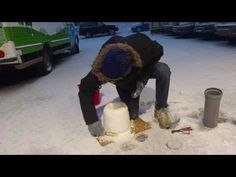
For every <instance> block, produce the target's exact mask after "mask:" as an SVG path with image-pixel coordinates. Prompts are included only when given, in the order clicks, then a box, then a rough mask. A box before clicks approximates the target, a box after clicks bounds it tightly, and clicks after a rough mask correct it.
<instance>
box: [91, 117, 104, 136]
mask: <svg viewBox="0 0 236 177" xmlns="http://www.w3.org/2000/svg"><path fill="white" fill-rule="evenodd" d="M88 130H89V132H90V134H91V135H92V136H102V135H104V128H103V126H102V123H101V122H100V121H96V122H94V123H92V124H90V125H88Z"/></svg>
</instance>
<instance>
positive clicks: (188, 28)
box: [172, 22, 195, 36]
mask: <svg viewBox="0 0 236 177" xmlns="http://www.w3.org/2000/svg"><path fill="white" fill-rule="evenodd" d="M194 26H195V23H194V22H177V23H175V25H174V26H172V32H173V33H174V34H177V35H182V36H184V35H191V34H193V32H194Z"/></svg>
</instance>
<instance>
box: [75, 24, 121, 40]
mask: <svg viewBox="0 0 236 177" xmlns="http://www.w3.org/2000/svg"><path fill="white" fill-rule="evenodd" d="M118 30H119V28H118V27H116V26H115V25H106V24H104V23H103V22H82V23H80V25H79V35H81V36H85V37H86V38H88V37H93V35H97V34H104V33H107V34H110V35H114V34H115V33H116V32H117V31H118Z"/></svg>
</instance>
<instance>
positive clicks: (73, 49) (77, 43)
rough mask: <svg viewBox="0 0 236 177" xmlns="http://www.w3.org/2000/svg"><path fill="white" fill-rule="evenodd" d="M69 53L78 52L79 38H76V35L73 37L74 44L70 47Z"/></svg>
mask: <svg viewBox="0 0 236 177" xmlns="http://www.w3.org/2000/svg"><path fill="white" fill-rule="evenodd" d="M71 53H72V54H76V53H79V39H78V37H76V38H75V45H74V46H73V48H72V49H71Z"/></svg>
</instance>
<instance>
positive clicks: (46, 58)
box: [38, 49, 53, 76]
mask: <svg viewBox="0 0 236 177" xmlns="http://www.w3.org/2000/svg"><path fill="white" fill-rule="evenodd" d="M42 57H43V61H42V62H40V63H39V65H38V73H39V75H42V76H43V75H47V74H49V73H50V72H52V69H53V68H52V59H51V55H50V52H49V50H48V49H44V50H43V52H42Z"/></svg>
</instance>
